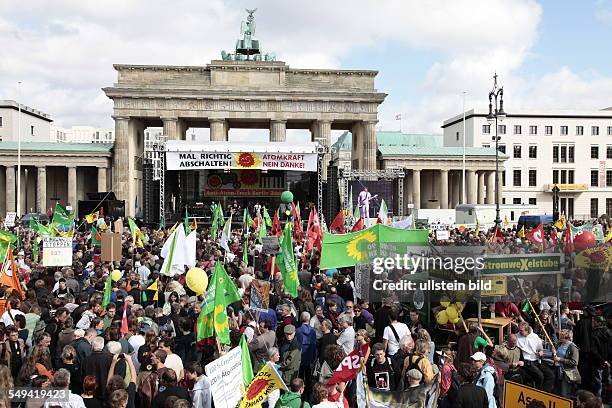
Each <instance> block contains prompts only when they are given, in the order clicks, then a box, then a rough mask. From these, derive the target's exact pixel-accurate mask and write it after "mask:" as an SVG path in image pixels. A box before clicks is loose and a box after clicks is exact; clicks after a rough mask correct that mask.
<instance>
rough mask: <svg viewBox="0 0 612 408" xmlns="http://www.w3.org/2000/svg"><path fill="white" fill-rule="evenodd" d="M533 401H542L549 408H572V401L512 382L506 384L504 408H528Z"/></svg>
mask: <svg viewBox="0 0 612 408" xmlns="http://www.w3.org/2000/svg"><path fill="white" fill-rule="evenodd" d="M532 400H538V401H542V402H543V403H544V406H546V407H548V408H572V400H570V399H567V398H561V397H559V396H557V395H553V394H549V393H547V392H543V391H540V390H536V389H535V388H531V387H525V386H524V385H521V384H517V383H514V382H512V381H506V382H505V383H504V408H522V407H526V406H527V404H529V402H531V401H532Z"/></svg>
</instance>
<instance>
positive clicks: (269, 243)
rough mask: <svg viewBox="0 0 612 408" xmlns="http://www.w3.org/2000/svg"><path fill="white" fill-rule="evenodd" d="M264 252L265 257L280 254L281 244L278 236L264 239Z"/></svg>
mask: <svg viewBox="0 0 612 408" xmlns="http://www.w3.org/2000/svg"><path fill="white" fill-rule="evenodd" d="M261 240H262V244H263V247H262V252H263V253H264V255H276V254H278V253H280V243H279V242H278V237H277V236H271V237H263V238H262V239H261Z"/></svg>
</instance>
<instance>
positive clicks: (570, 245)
mask: <svg viewBox="0 0 612 408" xmlns="http://www.w3.org/2000/svg"><path fill="white" fill-rule="evenodd" d="M563 252H565V254H566V255H569V254H571V253H573V252H574V237H573V236H572V226H571V224H570V223H569V222H568V223H567V228H566V229H565V241H564V243H563Z"/></svg>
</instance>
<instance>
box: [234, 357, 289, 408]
mask: <svg viewBox="0 0 612 408" xmlns="http://www.w3.org/2000/svg"><path fill="white" fill-rule="evenodd" d="M277 389H281V390H285V391H288V390H287V385H285V382H284V381H283V379H282V378H281V376H280V375H279V373H278V371H277V370H276V368H274V366H273V365H272V363H271V362H269V361H268V362H267V363H266V365H265V366H263V367H262V368H261V370H259V372H258V373H257V375H255V377H253V380H252V381H251V383H250V384H249V386H248V387H247V389H246V390H245V392H244V396H243V397H242V400H241V401H240V405H239V406H238V407H239V408H253V407H261V403H262V402H264V401H265V400H266V399H267V398H268V396H269V395H270V394H271V393H272V391H274V390H277Z"/></svg>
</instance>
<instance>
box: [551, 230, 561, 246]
mask: <svg viewBox="0 0 612 408" xmlns="http://www.w3.org/2000/svg"><path fill="white" fill-rule="evenodd" d="M558 242H559V241H558V240H557V229H556V228H553V229H552V232H551V233H550V243H551V244H553V245H554V246H557V243H558Z"/></svg>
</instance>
